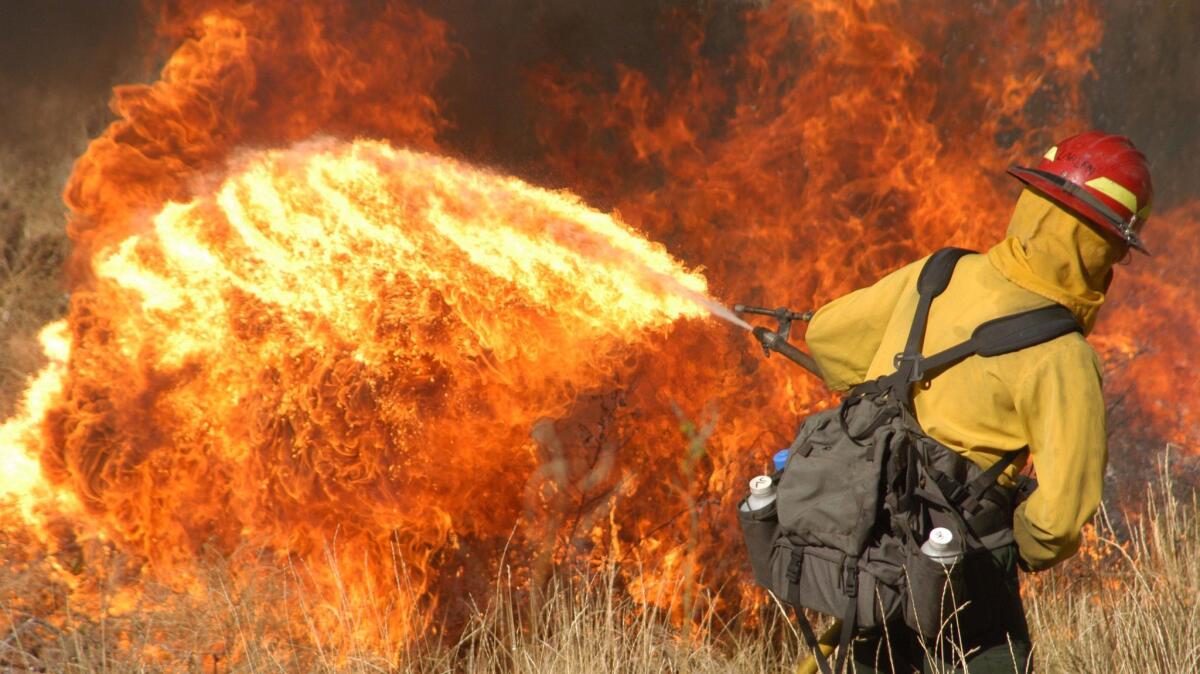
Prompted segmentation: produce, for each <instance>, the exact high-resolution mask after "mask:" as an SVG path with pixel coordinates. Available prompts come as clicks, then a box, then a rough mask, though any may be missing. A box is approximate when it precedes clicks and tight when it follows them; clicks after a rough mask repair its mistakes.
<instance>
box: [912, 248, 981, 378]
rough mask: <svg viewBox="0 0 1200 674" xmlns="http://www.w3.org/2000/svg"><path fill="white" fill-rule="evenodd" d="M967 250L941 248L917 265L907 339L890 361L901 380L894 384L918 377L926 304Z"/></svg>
mask: <svg viewBox="0 0 1200 674" xmlns="http://www.w3.org/2000/svg"><path fill="white" fill-rule="evenodd" d="M970 253H971V251H969V250H964V249H962V248H943V249H942V250H939V251H938V252H936V253H934V254H933V255H930V256H929V259H928V260H926V261H925V266H924V267H922V268H921V275H920V276H918V277H917V310H916V312H915V314H914V315H913V321H912V327H911V328H909V331H908V342H907V343H905V345H904V352H903V353H899V354H896V360H895V362H894V363H893V364H894V365H895V367H896V372H897V374H898V375H899V376H898V377H897V378H898V379H900V380H902V381H901V382H896V383H897V384H902V382H903V381H907V382H914V381H919V380H920V377H919V376H918V375H919V374H920V373H919V369H918V368H917V365H918V361H919V360H920V358H921V344H922V343H923V342H924V341H925V326H926V325H928V323H929V307H930V306H931V305H932V304H933V300H934V298H936V297H937V296H938V295H941V294H942V292H943V291H945V290H946V287H947V286H949V285H950V277H951V276H953V275H954V267H955V265H957V264H958V261H959V259H961V258H962V256H964V255H969V254H970ZM913 377H916V378H915V379H914V378H913Z"/></svg>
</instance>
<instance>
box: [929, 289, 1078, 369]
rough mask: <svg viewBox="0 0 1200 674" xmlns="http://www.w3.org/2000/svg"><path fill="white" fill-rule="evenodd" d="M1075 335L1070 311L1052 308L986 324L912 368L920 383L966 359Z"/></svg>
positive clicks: (1073, 319)
mask: <svg viewBox="0 0 1200 674" xmlns="http://www.w3.org/2000/svg"><path fill="white" fill-rule="evenodd" d="M1079 331H1080V327H1079V321H1077V320H1075V315H1074V314H1072V313H1071V310H1070V309H1068V308H1066V307H1064V306H1062V305H1061V304H1052V305H1050V306H1047V307H1042V308H1040V309H1031V310H1030V311H1023V312H1021V313H1019V314H1013V315H1011V316H1004V317H1002V318H996V319H993V320H990V321H988V322H986V323H984V324H983V325H980V326H979V327H978V328H975V332H974V333H972V334H971V338H970V339H968V340H966V341H965V342H962V343H960V344H957V345H955V346H952V347H950V348H948V349H946V350H944V351H939V352H938V353H935V354H934V355H932V356H929V357H928V358H921V357H919V358H918V359H917V361H918V362H917V363H916V366H917V369H918V370H919V371H920V373H921V374H922V379H926V378H929V377H933V376H936V375H937V373H938V372H940V371H941V370H943V369H944V368H946V367H949V366H950V365H953V364H955V363H957V362H958V361H960V360H962V359H963V358H966V357H967V356H971V355H975V354H978V355H980V356H984V357H991V356H1000V355H1004V354H1006V353H1012V352H1014V351H1020V350H1021V349H1024V348H1027V347H1030V346H1036V345H1038V344H1041V343H1043V342H1048V341H1050V340H1052V339H1055V338H1058V337H1061V336H1063V335H1066V334H1069V333H1072V332H1079Z"/></svg>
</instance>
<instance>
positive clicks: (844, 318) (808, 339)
mask: <svg viewBox="0 0 1200 674" xmlns="http://www.w3.org/2000/svg"><path fill="white" fill-rule="evenodd" d="M924 264H925V259H921V260H917V261H916V262H914V263H912V264H910V265H908V266H906V267H902V268H900V269H898V270H896V271H894V272H892V273H891V274H888V275H887V276H885V277H883V278H882V279H880V280H879V281H878V282H877V283H875V285H872V286H868V287H866V288H862V289H860V290H855V291H854V292H852V293H850V294H848V295H843V296H842V297H839V298H838V299H836V300H834V301H832V302H830V303H829V304H826V305H825V306H823V307H821V308H820V309H818V310H817V312H816V313H815V314H813V318H812V320H811V321H810V322H809V324H808V331H807V332H806V333H805V335H804V342H805V343H806V344H807V345H808V349H809V353H811V354H812V356H813V359H815V360H816V361H817V366H818V367H819V368H820V369H821V376H822V377H823V378H824V379H825V385H826V386H828V387H829V388H831V389H833V390H834V391H844V390H846V389H848V388H850V387H852V386H855V385H857V384H861V383H862V382H863V381H865V380H866V375H867V369H868V368H870V366H871V361H872V360H873V359H874V358H875V353H876V352H877V351H878V350H879V345H880V343H881V342H882V340H883V335H884V332H885V331H886V330H887V326H888V323H889V321H890V320H891V317H892V312H893V310H894V309H895V307H896V303H897V302H898V301H899V300H900V298H901V297H902V296H903V294H904V292H905V290H911V289H913V288H915V287H916V276H917V275H918V274H919V273H920V271H921V267H922V266H923V265H924Z"/></svg>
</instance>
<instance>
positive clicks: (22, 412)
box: [0, 321, 71, 521]
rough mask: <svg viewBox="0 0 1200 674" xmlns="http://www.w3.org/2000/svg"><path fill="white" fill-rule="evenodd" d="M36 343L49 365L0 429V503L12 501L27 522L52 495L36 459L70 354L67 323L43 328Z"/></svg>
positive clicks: (38, 375) (34, 377)
mask: <svg viewBox="0 0 1200 674" xmlns="http://www.w3.org/2000/svg"><path fill="white" fill-rule="evenodd" d="M38 341H39V342H41V345H42V351H43V353H45V355H46V359H47V360H48V361H49V362H48V363H47V364H46V366H45V367H43V368H42V369H41V371H39V372H38V373H37V374H36V375H34V376H33V377H32V378H31V379H30V381H29V385H28V387H27V388H26V389H25V394H24V396H23V397H22V399H21V402H20V405H19V407H18V409H17V413H16V414H15V415H14V416H13V417H12V418H11V419H9V420H8V421H6V422H5V423H4V424H3V425H2V426H0V499H4V500H12V501H15V503H16V504H17V506H18V509H19V511H20V512H21V514H22V515H23V516H24V517H25V519H26V520H27V521H32V520H33V513H34V506H35V505H36V504H37V503H39V502H40V501H42V500H44V499H46V498H48V497H50V496H51V495H52V493H53V492H52V491H51V490H50V489H49V486H48V485H47V483H46V482H45V480H44V478H43V476H42V469H41V465H40V464H39V463H38V460H37V458H35V457H36V453H37V452H38V451H39V448H40V447H41V442H40V436H41V434H40V425H41V422H42V419H43V418H44V417H45V414H46V410H48V409H49V408H50V406H51V405H52V404H53V403H54V401H55V400H56V399H57V397H58V396H59V394H61V393H62V385H63V377H64V375H65V373H66V364H67V358H68V356H69V355H70V352H71V340H70V334H69V333H68V331H67V322H66V321H55V322H53V323H50V324H49V325H47V326H45V327H44V328H42V330H41V332H40V333H39V334H38Z"/></svg>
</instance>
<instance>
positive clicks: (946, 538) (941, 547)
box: [929, 527, 954, 552]
mask: <svg viewBox="0 0 1200 674" xmlns="http://www.w3.org/2000/svg"><path fill="white" fill-rule="evenodd" d="M953 542H954V534H953V533H951V532H950V530H949V529H947V528H946V527H937V528H936V529H934V530H933V531H931V532H929V543H930V545H931V547H933V548H934V549H935V550H937V551H938V552H947V551H949V550H950V545H951V544H952V543H953Z"/></svg>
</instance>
